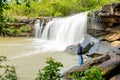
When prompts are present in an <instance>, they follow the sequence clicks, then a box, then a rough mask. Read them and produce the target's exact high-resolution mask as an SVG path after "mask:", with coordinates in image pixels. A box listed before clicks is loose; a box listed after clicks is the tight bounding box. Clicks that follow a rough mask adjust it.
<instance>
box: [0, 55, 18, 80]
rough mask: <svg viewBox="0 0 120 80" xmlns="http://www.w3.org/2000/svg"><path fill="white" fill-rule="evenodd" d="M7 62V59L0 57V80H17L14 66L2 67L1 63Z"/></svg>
mask: <svg viewBox="0 0 120 80" xmlns="http://www.w3.org/2000/svg"><path fill="white" fill-rule="evenodd" d="M5 61H7V58H6V57H4V56H0V70H1V71H2V73H0V80H19V78H18V76H17V73H16V69H15V67H14V66H10V65H3V64H2V63H3V62H5Z"/></svg>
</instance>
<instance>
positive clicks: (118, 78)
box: [110, 74, 120, 80]
mask: <svg viewBox="0 0 120 80" xmlns="http://www.w3.org/2000/svg"><path fill="white" fill-rule="evenodd" d="M110 80H120V74H118V75H115V76H113V77H112V78H111V79H110Z"/></svg>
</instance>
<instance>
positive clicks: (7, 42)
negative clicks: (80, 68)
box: [0, 37, 77, 80]
mask: <svg viewBox="0 0 120 80" xmlns="http://www.w3.org/2000/svg"><path fill="white" fill-rule="evenodd" d="M55 45H56V43H55V44H53V45H52V43H51V42H48V41H43V40H39V39H34V38H20V37H18V38H12V37H6V38H0V56H7V58H8V62H7V63H8V64H10V65H13V66H15V67H16V70H17V74H18V76H19V77H20V78H21V80H34V79H35V77H36V75H37V73H38V70H40V69H42V68H43V67H44V66H45V65H46V63H45V61H46V58H48V57H53V58H54V59H55V61H59V62H62V63H63V65H64V67H63V68H61V72H63V71H65V70H67V69H68V68H70V67H72V66H74V65H76V64H77V61H76V60H75V58H74V56H73V55H71V54H68V53H65V52H63V51H61V50H59V49H62V47H63V46H62V45H61V44H60V45H59V47H58V48H56V47H55ZM57 49H58V50H57ZM55 50H56V51H55Z"/></svg>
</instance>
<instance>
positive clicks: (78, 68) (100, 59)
mask: <svg viewBox="0 0 120 80" xmlns="http://www.w3.org/2000/svg"><path fill="white" fill-rule="evenodd" d="M109 59H110V57H109V55H108V54H105V55H103V56H100V57H98V58H94V59H92V60H90V61H87V62H85V63H84V64H83V65H82V66H74V67H73V68H71V69H69V70H67V71H66V72H64V73H63V74H62V75H63V77H64V78H69V74H70V73H72V72H75V71H85V70H87V69H88V68H89V67H90V66H93V65H97V64H100V63H102V62H104V61H107V60H109Z"/></svg>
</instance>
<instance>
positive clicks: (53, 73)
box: [35, 57, 63, 80]
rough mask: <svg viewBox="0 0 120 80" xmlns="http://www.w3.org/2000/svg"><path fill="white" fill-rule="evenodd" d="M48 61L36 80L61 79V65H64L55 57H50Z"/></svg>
mask: <svg viewBox="0 0 120 80" xmlns="http://www.w3.org/2000/svg"><path fill="white" fill-rule="evenodd" d="M46 63H47V64H48V65H47V66H45V67H44V68H43V69H42V70H43V71H39V73H38V76H37V78H36V79H35V80H60V79H61V75H60V69H59V68H60V67H63V65H62V64H61V63H60V62H55V61H54V59H53V58H51V57H50V58H48V59H47V61H46Z"/></svg>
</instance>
